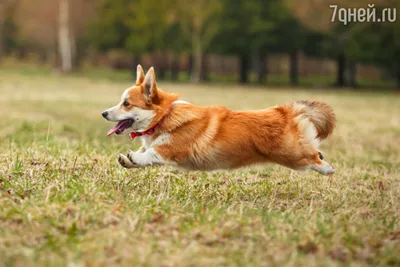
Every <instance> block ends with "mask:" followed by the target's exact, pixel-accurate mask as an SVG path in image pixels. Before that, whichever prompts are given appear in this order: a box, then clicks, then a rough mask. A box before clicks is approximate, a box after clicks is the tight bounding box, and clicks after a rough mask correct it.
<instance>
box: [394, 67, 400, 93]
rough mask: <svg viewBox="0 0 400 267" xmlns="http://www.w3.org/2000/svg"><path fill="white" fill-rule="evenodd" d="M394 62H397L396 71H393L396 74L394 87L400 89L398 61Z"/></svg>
mask: <svg viewBox="0 0 400 267" xmlns="http://www.w3.org/2000/svg"><path fill="white" fill-rule="evenodd" d="M396 64H397V66H396V70H395V71H396V72H395V75H396V87H397V89H399V90H400V63H399V62H397V63H396Z"/></svg>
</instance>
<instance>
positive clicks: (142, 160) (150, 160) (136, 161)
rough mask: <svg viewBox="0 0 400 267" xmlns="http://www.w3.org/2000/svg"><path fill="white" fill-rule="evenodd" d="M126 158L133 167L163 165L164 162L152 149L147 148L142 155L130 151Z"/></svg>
mask: <svg viewBox="0 0 400 267" xmlns="http://www.w3.org/2000/svg"><path fill="white" fill-rule="evenodd" d="M127 158H128V159H129V161H130V162H131V163H132V164H133V165H139V166H148V165H158V164H164V160H163V159H162V157H161V156H160V155H159V154H158V153H157V152H156V151H155V150H154V148H149V149H147V150H146V151H145V152H143V153H140V152H139V153H138V152H133V151H130V152H129V153H128V156H127Z"/></svg>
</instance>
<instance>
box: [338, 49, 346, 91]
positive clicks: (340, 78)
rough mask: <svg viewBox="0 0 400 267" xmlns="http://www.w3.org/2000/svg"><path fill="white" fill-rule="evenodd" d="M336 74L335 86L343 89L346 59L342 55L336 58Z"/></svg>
mask: <svg viewBox="0 0 400 267" xmlns="http://www.w3.org/2000/svg"><path fill="white" fill-rule="evenodd" d="M336 64H337V73H336V86H339V87H344V86H346V78H345V73H346V57H345V56H344V54H339V55H338V57H337V58H336Z"/></svg>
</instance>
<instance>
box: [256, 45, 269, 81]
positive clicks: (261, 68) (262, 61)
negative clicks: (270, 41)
mask: <svg viewBox="0 0 400 267" xmlns="http://www.w3.org/2000/svg"><path fill="white" fill-rule="evenodd" d="M267 64H268V57H267V54H266V53H265V52H261V53H260V54H259V57H258V83H259V84H265V83H266V81H267V75H268V67H267Z"/></svg>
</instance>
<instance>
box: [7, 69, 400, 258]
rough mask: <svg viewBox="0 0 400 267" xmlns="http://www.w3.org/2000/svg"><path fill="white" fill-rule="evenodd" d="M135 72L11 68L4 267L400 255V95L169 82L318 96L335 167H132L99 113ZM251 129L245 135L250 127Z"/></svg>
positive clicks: (256, 100)
mask: <svg viewBox="0 0 400 267" xmlns="http://www.w3.org/2000/svg"><path fill="white" fill-rule="evenodd" d="M128 86H130V84H129V83H126V82H116V81H114V82H112V81H107V80H96V79H86V78H83V77H74V76H70V77H61V76H57V75H29V74H18V73H17V72H10V71H8V72H1V71H0V92H1V94H0V126H1V127H0V266H46V265H53V266H66V265H68V266H86V265H87V266H112V265H124V266H138V265H141V266H228V265H229V266H230V265H236V266H243V265H248V266H341V265H346V266H365V265H371V266H390V265H391V266H400V222H399V216H400V95H399V94H398V93H397V94H396V93H393V92H385V93H384V94H383V93H371V92H364V93H358V92H350V91H333V90H332V91H329V90H325V91H322V90H315V89H314V90H309V91H307V90H302V89H273V88H257V87H238V86H233V85H230V86H217V85H215V86H193V85H186V84H178V85H173V84H163V83H161V85H160V87H161V88H162V89H164V90H167V91H171V92H179V93H182V94H183V96H184V97H183V99H185V100H187V101H190V102H192V103H195V104H199V105H225V106H227V107H229V108H234V109H258V108H265V107H269V106H272V105H276V104H283V103H286V102H290V101H293V100H299V99H317V100H323V101H326V102H327V103H329V104H330V105H331V106H332V107H333V108H334V110H335V111H336V114H337V117H338V126H337V129H336V131H335V135H334V136H333V137H332V138H330V139H329V140H327V142H325V143H324V144H323V146H322V150H323V151H324V153H325V157H326V158H327V161H328V162H330V163H331V164H332V165H333V166H334V167H335V168H336V171H337V172H336V174H335V175H334V176H333V177H328V178H327V177H324V176H320V175H318V174H316V173H314V172H311V171H307V172H300V173H298V172H294V171H291V170H288V169H285V168H283V167H279V166H276V165H267V166H262V167H255V168H249V169H244V170H237V171H233V172H227V171H218V172H211V173H206V172H183V171H181V170H176V169H172V168H167V167H158V168H155V167H154V168H145V169H138V170H125V169H123V168H121V167H120V166H118V165H117V162H116V158H117V155H118V154H119V153H121V152H123V153H125V152H126V151H128V150H129V149H136V148H138V147H139V142H138V141H136V140H135V141H134V142H133V141H131V140H129V139H128V137H126V136H124V137H114V136H113V137H109V138H107V137H106V136H105V134H106V132H107V130H108V129H109V128H110V127H111V126H112V124H111V123H109V122H106V121H104V120H103V119H102V117H101V115H100V113H101V111H103V110H104V109H105V108H108V107H110V106H111V105H114V104H116V102H117V101H118V100H119V97H120V94H121V93H122V91H123V90H124V89H125V88H126V87H128ZM238 134H240V133H238Z"/></svg>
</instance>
